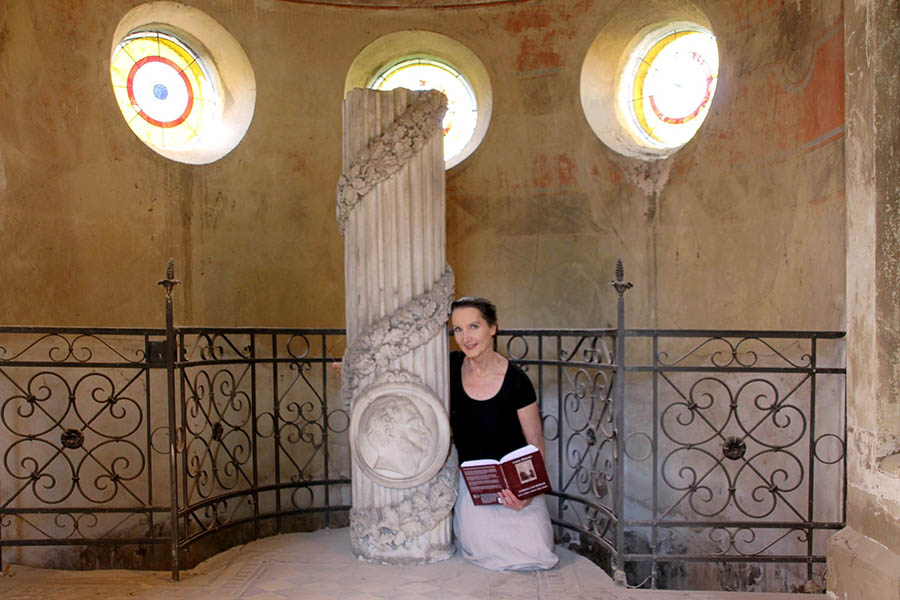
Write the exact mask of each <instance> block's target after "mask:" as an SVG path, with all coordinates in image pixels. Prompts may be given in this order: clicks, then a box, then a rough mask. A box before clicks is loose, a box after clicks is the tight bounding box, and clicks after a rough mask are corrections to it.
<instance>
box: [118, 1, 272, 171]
mask: <svg viewBox="0 0 900 600" xmlns="http://www.w3.org/2000/svg"><path fill="white" fill-rule="evenodd" d="M109 67H110V68H109V73H110V79H111V81H112V88H113V93H114V95H115V98H116V102H117V104H118V106H119V111H120V112H121V113H122V116H123V117H124V118H125V121H126V123H128V126H129V127H130V128H131V131H132V132H134V134H135V135H136V136H137V137H138V138H139V139H140V140H141V141H142V142H144V143H145V144H146V145H147V146H149V147H150V148H152V149H153V150H154V151H156V152H157V153H158V154H161V155H162V156H165V157H166V158H169V159H172V160H177V161H179V162H183V163H188V164H195V165H199V164H206V163H211V162H213V161H215V160H218V159H220V158H222V157H223V156H225V155H226V154H228V153H229V152H231V150H233V149H234V148H235V146H237V145H238V143H240V141H241V139H243V137H244V134H245V133H246V132H247V129H248V128H249V127H250V121H251V120H252V119H253V110H254V106H255V104H256V79H255V77H254V75H253V69H252V68H251V66H250V61H249V60H248V59H247V55H246V54H245V53H244V50H243V49H242V48H241V46H240V44H238V42H237V41H236V40H235V39H234V38H233V37H232V36H231V34H229V33H228V31H226V30H225V28H223V27H222V26H221V25H219V24H218V23H217V22H216V21H215V20H214V19H212V18H211V17H209V16H208V15H206V14H205V13H203V12H202V11H199V10H197V9H195V8H191V7H189V6H183V5H180V4H174V3H172V2H150V3H147V4H141V5H138V6H135V7H134V8H132V9H131V10H129V11H128V12H127V13H126V14H125V16H123V17H122V20H121V21H120V22H119V26H118V27H117V28H116V32H115V34H114V37H113V44H112V49H111V54H110V65H109ZM225 98H227V99H228V101H227V102H225V101H223V99H225Z"/></svg>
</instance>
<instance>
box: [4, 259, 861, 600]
mask: <svg viewBox="0 0 900 600" xmlns="http://www.w3.org/2000/svg"><path fill="white" fill-rule="evenodd" d="M161 283H162V284H163V285H164V286H165V287H166V290H167V294H166V305H167V327H166V328H165V329H82V328H33V327H32V328H27V327H7V328H0V428H2V429H0V435H2V438H3V442H4V444H3V462H2V464H0V552H2V551H4V549H9V548H15V552H16V556H14V557H10V555H9V551H8V550H7V551H6V554H0V560H3V561H4V562H9V560H10V558H12V559H13V560H26V561H28V560H30V558H29V556H28V554H29V553H30V552H35V551H39V549H38V548H35V547H38V546H90V547H101V548H102V547H107V546H110V545H114V546H116V547H118V548H121V547H123V546H127V547H134V548H144V547H148V548H151V550H153V549H155V550H153V551H151V552H149V553H146V552H145V553H143V554H142V553H141V552H137V553H135V556H141V555H142V556H144V557H145V563H144V564H141V562H140V558H136V559H135V561H132V562H131V563H128V564H127V565H126V566H132V567H153V568H159V562H160V560H163V561H166V562H168V563H169V565H170V566H171V569H172V575H173V578H175V579H177V578H178V576H179V573H180V570H181V569H183V568H185V566H186V565H188V564H190V563H194V562H196V561H198V560H200V559H202V558H205V557H206V556H207V555H208V554H210V553H211V552H213V551H215V550H216V549H220V548H222V547H224V546H227V545H229V544H234V543H238V542H239V541H242V540H249V539H253V538H256V537H260V536H264V535H270V534H274V533H279V532H284V531H295V530H298V529H315V528H318V527H327V526H341V525H343V524H345V523H346V514H347V511H348V510H349V508H350V506H349V505H350V491H349V483H350V479H349V478H350V459H349V444H348V440H347V439H346V435H345V434H346V429H347V425H348V421H349V419H348V415H347V412H346V410H345V407H344V406H343V403H342V401H341V399H340V395H339V394H338V393H336V392H337V391H338V390H339V385H340V382H339V377H338V374H337V372H336V371H335V370H334V369H332V368H331V365H332V364H333V363H335V362H337V361H339V360H340V358H341V356H342V354H343V350H344V344H345V338H344V332H343V330H340V329H277V328H276V329H273V328H268V329H267V328H240V329H238V328H195V327H183V328H176V327H175V326H174V325H173V322H174V318H173V314H172V302H171V299H172V287H173V286H174V285H175V283H176V282H175V280H174V273H172V272H171V271H170V273H169V274H168V276H167V279H165V280H163V282H161ZM613 283H614V285H615V287H616V291H617V293H618V323H617V327H616V328H611V329H610V328H608V329H556V330H546V329H545V330H540V329H536V330H505V331H501V332H500V333H499V334H498V336H497V345H498V347H499V349H500V350H501V351H502V352H504V353H505V354H506V355H508V356H509V358H510V359H511V361H513V362H514V363H517V364H519V365H521V366H522V367H523V369H525V370H526V372H527V373H528V374H529V375H530V376H531V378H532V380H533V382H534V384H535V387H536V390H537V392H538V398H539V402H540V403H541V409H542V415H543V423H544V435H545V437H546V439H547V462H548V467H549V470H550V472H551V476H552V477H553V483H554V491H553V493H552V497H551V498H550V500H551V502H550V503H549V504H550V505H551V514H552V518H553V522H554V524H555V525H556V527H557V533H558V537H559V538H560V540H561V541H564V542H566V543H568V544H570V545H571V546H572V547H574V548H576V549H577V550H578V551H579V552H582V553H585V554H587V555H589V556H590V557H591V558H592V559H593V560H595V561H596V562H597V563H598V564H600V565H601V566H603V567H604V568H606V569H607V570H608V571H609V572H611V573H613V574H614V575H615V577H616V580H617V581H618V582H619V583H621V584H628V585H633V586H639V585H643V586H647V587H686V586H690V587H694V588H698V587H706V588H724V589H729V588H730V587H742V588H745V589H746V588H749V589H766V590H770V591H775V590H784V589H790V587H789V586H790V585H792V584H794V583H796V582H798V581H799V582H804V581H806V580H811V581H821V580H822V578H823V572H822V567H823V561H824V544H825V540H826V538H827V536H828V535H829V534H830V533H831V532H832V531H833V530H835V529H836V528H839V527H841V526H842V525H843V522H844V504H845V498H846V474H845V468H846V467H845V444H846V434H845V430H846V415H845V398H844V373H845V371H844V367H843V365H844V356H843V339H842V337H843V334H841V333H837V332H784V331H703V330H696V331H685V330H639V329H627V328H625V319H624V316H625V307H624V294H625V292H626V290H627V289H628V287H629V286H628V284H626V283H625V282H624V281H623V274H622V272H621V270H620V271H618V272H617V279H616V281H615V282H613ZM170 431H175V432H176V434H175V435H174V436H170V435H169V432H170ZM823 481H824V482H827V485H825V486H823V485H820V484H821V483H822V482H823ZM223 539H224V540H225V541H223ZM120 554H121V553H120ZM167 554H168V557H166V555H167ZM151 560H155V561H156V562H151ZM32 562H39V561H38V560H34V561H32ZM723 565H727V566H728V568H724V567H723ZM748 565H753V566H754V568H756V569H757V571H756V572H755V573H756V575H755V577H756V580H758V581H759V582H761V583H759V584H758V585H756V588H754V587H753V585H752V582H751V585H748V584H747V582H748V580H749V579H752V577H753V576H754V575H753V573H751V572H749V571H747V572H744V571H741V569H745V568H748V567H747V566H748ZM766 565H777V566H779V569H780V571H779V572H780V573H781V575H780V577H781V580H777V577H776V576H772V575H771V574H767V573H766ZM792 569H793V570H792ZM729 577H731V578H733V579H736V580H737V579H742V582H737V581H729V580H728V578H729Z"/></svg>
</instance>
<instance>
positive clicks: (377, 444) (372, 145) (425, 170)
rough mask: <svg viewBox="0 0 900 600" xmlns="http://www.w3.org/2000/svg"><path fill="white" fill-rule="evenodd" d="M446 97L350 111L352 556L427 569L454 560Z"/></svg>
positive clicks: (365, 100)
mask: <svg viewBox="0 0 900 600" xmlns="http://www.w3.org/2000/svg"><path fill="white" fill-rule="evenodd" d="M445 111H446V99H445V98H444V96H443V94H441V93H439V92H435V91H427V92H412V91H409V90H405V89H397V90H393V91H389V92H381V91H375V90H368V89H355V90H353V91H351V92H350V93H349V94H348V95H347V97H346V99H345V100H344V106H343V117H344V136H343V156H344V165H343V173H342V175H341V178H340V180H339V182H338V194H337V217H338V227H339V229H340V230H341V233H342V234H343V236H344V270H345V285H346V287H345V290H346V291H345V298H346V318H347V351H346V353H345V354H344V362H343V369H342V375H341V376H342V394H343V396H344V400H345V402H346V404H347V405H348V407H349V408H350V410H351V417H350V445H351V456H352V494H353V508H352V510H351V511H350V530H351V537H352V542H353V550H354V553H355V554H356V555H357V556H358V557H360V558H361V559H364V560H370V561H374V562H383V563H390V564H418V563H428V562H435V561H439V560H444V559H446V558H449V557H450V556H451V555H452V554H453V546H452V537H451V518H450V511H451V509H452V507H453V503H454V502H455V499H456V478H457V466H456V458H455V456H452V455H450V452H449V449H450V430H449V424H448V420H447V402H448V398H449V389H448V387H449V386H448V377H447V369H448V356H447V353H448V349H447V328H446V322H447V315H448V311H449V305H450V302H451V300H452V298H453V273H452V271H451V270H450V268H449V267H448V265H447V261H446V253H445V248H446V239H445V230H446V225H445V192H444V160H443V136H442V135H441V134H442V125H441V121H442V119H443V116H444V113H445Z"/></svg>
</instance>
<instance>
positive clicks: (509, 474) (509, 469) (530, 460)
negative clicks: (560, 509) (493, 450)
mask: <svg viewBox="0 0 900 600" xmlns="http://www.w3.org/2000/svg"><path fill="white" fill-rule="evenodd" d="M459 470H460V472H461V473H462V475H463V479H465V482H466V486H468V488H469V494H471V495H472V502H474V503H475V504H499V503H500V490H502V489H509V490H510V491H512V493H513V494H515V495H516V497H517V498H519V499H520V500H524V499H526V498H531V497H532V496H537V495H538V494H543V493H544V492H547V491H549V490H550V478H549V477H548V476H547V468H546V467H545V466H544V459H543V458H542V457H541V452H540V450H538V449H537V448H536V447H535V446H532V445H531V444H528V445H527V446H522V447H521V448H519V449H518V450H513V451H512V452H510V453H509V454H507V455H506V456H504V457H503V458H501V459H500V460H492V459H479V460H467V461H465V462H464V463H462V464H461V465H459Z"/></svg>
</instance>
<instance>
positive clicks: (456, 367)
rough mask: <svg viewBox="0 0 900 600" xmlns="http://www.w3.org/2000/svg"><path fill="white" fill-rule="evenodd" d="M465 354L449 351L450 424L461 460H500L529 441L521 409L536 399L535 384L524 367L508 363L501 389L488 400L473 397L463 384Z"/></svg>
mask: <svg viewBox="0 0 900 600" xmlns="http://www.w3.org/2000/svg"><path fill="white" fill-rule="evenodd" d="M463 359H465V354H463V353H462V352H460V351H455V352H451V353H450V427H451V428H452V429H453V443H454V444H456V451H457V452H458V453H459V461H460V462H463V461H465V460H474V459H478V458H493V459H495V460H499V459H500V458H502V457H503V455H504V454H507V453H508V452H512V451H513V450H515V449H516V448H521V447H522V446H524V445H525V444H526V443H527V442H526V441H525V434H524V433H523V432H522V425H521V423H519V414H518V410H519V409H520V408H524V407H526V406H528V405H529V404H531V403H533V402H537V396H536V395H535V393H534V386H533V385H531V380H530V379H528V376H527V375H526V374H525V373H523V372H522V369H520V368H519V367H517V366H515V365H514V364H512V363H509V366H508V367H507V369H506V375H505V376H504V378H503V384H502V385H501V386H500V391H499V392H497V394H496V395H495V396H494V397H493V398H491V399H489V400H474V399H472V398H470V397H469V395H468V394H466V390H465V389H464V388H463V384H462V364H463Z"/></svg>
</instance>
